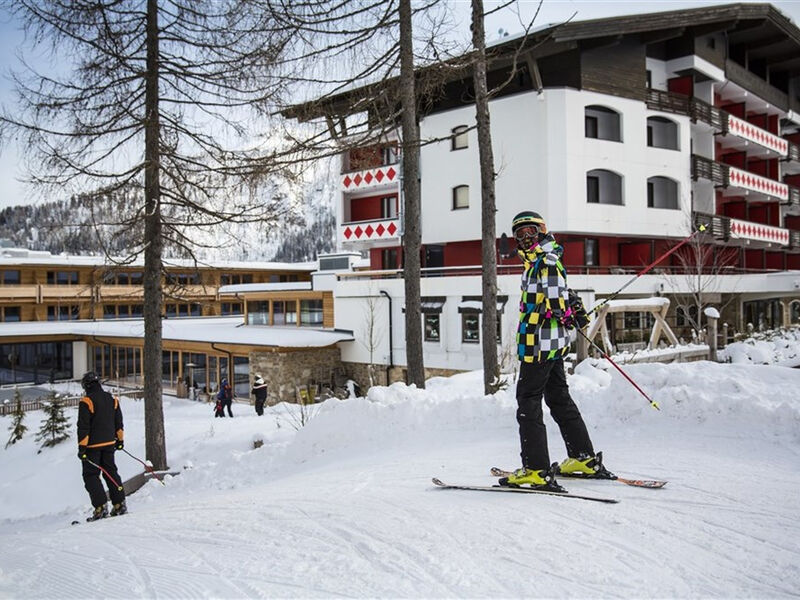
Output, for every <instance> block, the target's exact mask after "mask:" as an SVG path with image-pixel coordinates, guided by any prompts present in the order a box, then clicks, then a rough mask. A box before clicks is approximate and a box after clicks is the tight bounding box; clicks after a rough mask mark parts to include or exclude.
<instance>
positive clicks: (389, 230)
mask: <svg viewBox="0 0 800 600" xmlns="http://www.w3.org/2000/svg"><path fill="white" fill-rule="evenodd" d="M399 236H400V217H393V218H391V219H377V220H374V221H359V222H355V223H342V224H341V225H339V239H341V240H342V242H344V243H345V244H347V243H350V244H353V243H357V242H366V243H367V245H369V243H370V242H382V241H387V240H396V239H398V238H399Z"/></svg>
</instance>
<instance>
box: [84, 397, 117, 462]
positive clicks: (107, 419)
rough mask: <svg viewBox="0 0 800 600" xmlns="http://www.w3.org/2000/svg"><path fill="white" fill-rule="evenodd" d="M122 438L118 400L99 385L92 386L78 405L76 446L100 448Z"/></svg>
mask: <svg viewBox="0 0 800 600" xmlns="http://www.w3.org/2000/svg"><path fill="white" fill-rule="evenodd" d="M123 438H124V432H123V427H122V410H121V409H120V407H119V400H118V399H117V398H115V397H114V396H112V395H111V394H109V393H108V392H106V391H105V390H103V388H102V387H100V386H99V385H95V386H93V387H92V388H91V389H89V390H87V391H86V395H85V396H84V397H83V398H81V403H80V405H79V406H78V446H80V447H86V448H102V447H105V446H113V445H114V444H115V443H116V440H120V441H122V440H123Z"/></svg>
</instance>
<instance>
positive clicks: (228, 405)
mask: <svg viewBox="0 0 800 600" xmlns="http://www.w3.org/2000/svg"><path fill="white" fill-rule="evenodd" d="M232 405H233V399H231V398H225V400H223V401H222V407H223V414H222V416H223V417H224V416H225V413H224V409H225V408H227V409H228V416H229V417H232V416H233V411H232V410H231V406H232Z"/></svg>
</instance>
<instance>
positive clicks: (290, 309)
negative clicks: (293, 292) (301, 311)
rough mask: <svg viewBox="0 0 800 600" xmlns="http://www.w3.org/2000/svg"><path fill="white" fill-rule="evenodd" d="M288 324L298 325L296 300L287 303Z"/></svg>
mask: <svg viewBox="0 0 800 600" xmlns="http://www.w3.org/2000/svg"><path fill="white" fill-rule="evenodd" d="M286 324H287V325H297V302H295V301H294V300H289V301H288V302H287V303H286Z"/></svg>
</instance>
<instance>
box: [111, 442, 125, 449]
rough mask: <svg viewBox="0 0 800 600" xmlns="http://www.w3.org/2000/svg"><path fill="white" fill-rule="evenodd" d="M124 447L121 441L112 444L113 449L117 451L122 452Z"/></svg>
mask: <svg viewBox="0 0 800 600" xmlns="http://www.w3.org/2000/svg"><path fill="white" fill-rule="evenodd" d="M124 447H125V443H124V442H123V441H122V440H117V441H116V443H115V444H114V448H116V449H117V450H122V449H123V448H124Z"/></svg>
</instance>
